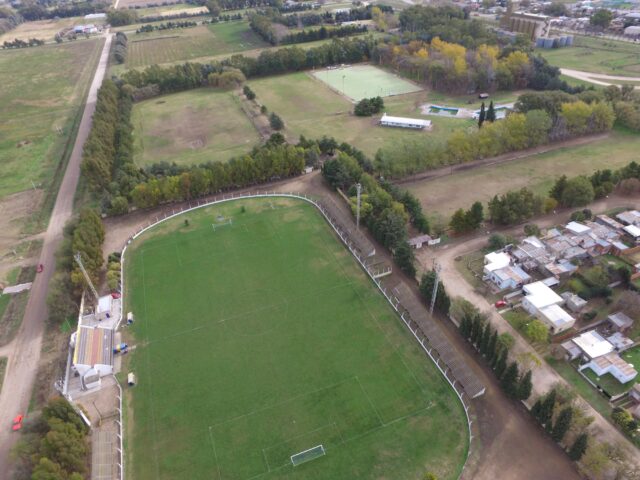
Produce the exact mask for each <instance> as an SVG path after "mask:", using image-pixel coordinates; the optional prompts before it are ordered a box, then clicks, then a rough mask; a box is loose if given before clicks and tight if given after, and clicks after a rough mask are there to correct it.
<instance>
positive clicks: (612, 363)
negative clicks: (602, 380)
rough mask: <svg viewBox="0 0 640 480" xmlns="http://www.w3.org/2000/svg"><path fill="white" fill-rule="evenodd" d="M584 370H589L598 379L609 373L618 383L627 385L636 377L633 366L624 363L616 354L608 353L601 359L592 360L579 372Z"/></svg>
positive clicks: (636, 373)
mask: <svg viewBox="0 0 640 480" xmlns="http://www.w3.org/2000/svg"><path fill="white" fill-rule="evenodd" d="M585 368H590V369H591V370H593V371H594V372H595V374H596V375H598V376H599V377H602V376H603V375H606V374H607V373H610V374H611V375H613V376H614V377H615V378H616V380H618V381H619V382H620V383H628V382H630V381H631V380H633V379H634V378H635V377H636V376H637V375H638V372H637V371H636V369H635V368H633V365H631V364H630V363H627V362H625V361H624V360H623V359H622V358H620V356H619V355H618V354H617V353H608V354H606V355H603V356H601V357H598V358H594V359H593V360H591V361H590V362H589V363H587V364H586V365H583V366H582V367H580V370H584V369H585Z"/></svg>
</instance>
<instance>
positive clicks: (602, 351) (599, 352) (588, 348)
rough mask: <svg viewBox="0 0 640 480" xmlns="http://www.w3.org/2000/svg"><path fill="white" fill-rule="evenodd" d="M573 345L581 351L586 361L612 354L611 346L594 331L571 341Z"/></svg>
mask: <svg viewBox="0 0 640 480" xmlns="http://www.w3.org/2000/svg"><path fill="white" fill-rule="evenodd" d="M571 341H572V342H573V343H575V344H576V345H577V346H578V347H579V348H580V350H582V353H583V356H584V357H585V359H586V360H589V361H590V360H593V359H594V358H598V357H601V356H603V355H607V354H608V353H611V352H613V350H614V349H613V345H612V344H611V342H609V341H608V340H606V339H605V338H604V337H603V336H602V335H600V334H599V333H598V332H596V331H595V330H589V331H588V332H584V333H583V334H581V335H578V336H577V337H575V338H573V339H572V340H571Z"/></svg>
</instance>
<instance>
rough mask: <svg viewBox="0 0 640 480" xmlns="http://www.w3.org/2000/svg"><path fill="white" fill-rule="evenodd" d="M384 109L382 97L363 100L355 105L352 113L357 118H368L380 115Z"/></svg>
mask: <svg viewBox="0 0 640 480" xmlns="http://www.w3.org/2000/svg"><path fill="white" fill-rule="evenodd" d="M383 109H384V100H382V97H372V98H363V99H362V100H360V101H359V102H358V103H356V106H355V108H354V109H353V113H355V114H356V115H357V116H358V117H370V116H371V115H374V114H376V113H380V112H381V111H382V110H383Z"/></svg>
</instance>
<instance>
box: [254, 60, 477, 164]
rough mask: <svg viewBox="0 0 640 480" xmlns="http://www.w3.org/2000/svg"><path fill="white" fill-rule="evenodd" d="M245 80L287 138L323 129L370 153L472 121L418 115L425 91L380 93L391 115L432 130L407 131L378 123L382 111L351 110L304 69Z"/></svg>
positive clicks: (437, 136)
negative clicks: (359, 113) (361, 113)
mask: <svg viewBox="0 0 640 480" xmlns="http://www.w3.org/2000/svg"><path fill="white" fill-rule="evenodd" d="M248 85H249V86H250V87H251V88H252V89H253V90H254V91H255V92H256V95H257V100H258V101H259V102H260V103H261V104H263V105H266V106H267V107H268V108H269V110H270V111H273V112H276V113H277V114H278V115H280V116H281V117H282V119H283V120H284V122H285V127H286V131H287V135H288V137H290V140H295V139H297V138H298V137H299V136H300V135H304V136H305V137H307V138H320V137H322V136H323V135H327V136H330V137H335V138H336V139H337V140H338V141H339V142H348V143H350V144H352V145H354V146H356V147H358V148H359V149H361V150H362V151H363V152H365V153H366V154H367V155H369V156H371V157H373V156H374V155H375V153H376V152H377V151H378V149H379V148H381V147H383V146H384V147H393V146H396V145H401V144H404V143H406V142H412V143H424V144H426V143H429V142H434V141H438V142H439V141H444V140H445V139H446V137H447V136H448V135H449V134H450V132H451V131H453V130H454V129H456V128H466V127H468V126H470V125H475V122H473V121H471V122H469V121H465V120H460V119H454V118H445V117H434V116H429V117H426V116H422V115H420V111H419V107H420V105H422V104H423V103H425V102H426V101H428V98H429V94H428V92H426V91H423V92H417V93H410V94H405V95H397V96H394V97H387V98H385V99H384V101H385V112H386V113H388V114H389V115H402V116H409V117H416V118H418V117H419V118H428V119H429V120H431V121H432V125H433V128H432V130H431V131H422V130H420V131H414V130H412V131H408V130H405V129H397V128H385V127H380V126H379V125H378V124H377V122H378V119H379V118H380V115H377V116H373V117H356V116H355V115H352V114H351V113H350V112H351V111H352V110H353V103H351V102H350V101H349V100H348V99H346V98H345V97H343V96H342V95H340V94H338V93H336V92H334V91H333V90H331V89H330V88H329V87H328V86H327V85H326V84H325V83H324V82H320V81H318V80H316V79H315V78H314V77H312V76H311V75H310V74H308V73H305V72H298V73H292V74H288V75H281V76H274V77H268V78H261V79H258V80H251V81H249V82H248Z"/></svg>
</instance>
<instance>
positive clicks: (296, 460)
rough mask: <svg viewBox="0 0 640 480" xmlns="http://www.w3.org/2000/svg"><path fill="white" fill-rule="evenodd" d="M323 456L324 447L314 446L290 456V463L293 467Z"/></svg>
mask: <svg viewBox="0 0 640 480" xmlns="http://www.w3.org/2000/svg"><path fill="white" fill-rule="evenodd" d="M324 454H325V452H324V447H323V446H322V445H318V446H315V447H313V448H310V449H308V450H304V451H302V452H299V453H296V454H294V455H291V463H292V464H293V466H294V467H297V466H298V465H301V464H303V463H305V462H309V461H311V460H315V459H316V458H318V457H322V456H323V455H324Z"/></svg>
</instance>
